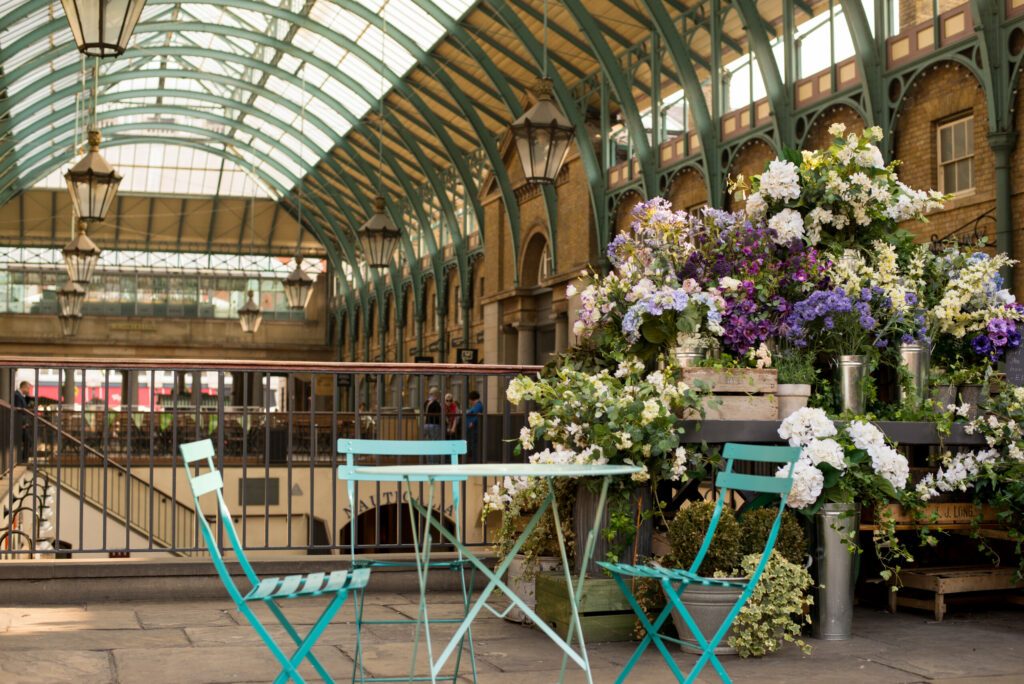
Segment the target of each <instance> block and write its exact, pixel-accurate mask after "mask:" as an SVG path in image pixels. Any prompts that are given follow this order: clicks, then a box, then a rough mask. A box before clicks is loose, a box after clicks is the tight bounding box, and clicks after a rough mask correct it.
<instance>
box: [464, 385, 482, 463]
mask: <svg viewBox="0 0 1024 684" xmlns="http://www.w3.org/2000/svg"><path fill="white" fill-rule="evenodd" d="M483 413H484V403H483V402H482V401H480V393H479V392H477V391H476V390H473V391H472V392H470V393H469V407H468V408H467V409H466V455H467V456H468V458H469V462H470V463H480V462H481V460H480V420H481V418H482V417H483Z"/></svg>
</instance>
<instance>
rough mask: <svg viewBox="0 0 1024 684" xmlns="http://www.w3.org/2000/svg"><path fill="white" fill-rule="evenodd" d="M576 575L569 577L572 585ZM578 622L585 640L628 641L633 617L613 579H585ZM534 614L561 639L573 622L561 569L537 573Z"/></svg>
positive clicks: (633, 621)
mask: <svg viewBox="0 0 1024 684" xmlns="http://www.w3.org/2000/svg"><path fill="white" fill-rule="evenodd" d="M576 580H577V578H576V577H573V578H572V581H573V585H574V586H575V584H576ZM579 609H580V624H581V625H582V626H583V637H584V639H586V641H587V642H588V643H589V642H597V641H630V640H631V639H632V638H633V625H634V624H635V621H636V618H635V617H634V616H633V609H632V608H630V607H629V602H628V601H626V597H625V596H623V595H622V591H620V590H619V587H618V585H617V584H615V580H613V579H610V578H608V577H590V578H587V581H586V583H585V584H584V586H583V597H582V598H581V600H580V605H579ZM536 611H537V616H538V617H540V618H541V619H542V620H544V622H546V623H547V624H548V625H549V626H550V627H551V628H552V629H554V630H555V631H556V632H558V634H560V635H561V636H562V638H563V639H564V638H565V636H566V635H567V634H568V632H569V625H570V624H571V622H572V604H571V602H570V601H569V594H568V590H567V589H566V586H565V575H564V574H562V573H560V572H541V573H538V574H537V608H536Z"/></svg>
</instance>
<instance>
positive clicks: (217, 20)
mask: <svg viewBox="0 0 1024 684" xmlns="http://www.w3.org/2000/svg"><path fill="white" fill-rule="evenodd" d="M932 4H934V5H936V6H937V7H938V12H937V13H935V14H934V15H933V16H930V18H929V19H928V21H927V22H924V23H918V24H915V25H913V26H908V27H902V26H900V27H898V30H897V27H896V20H897V17H894V16H893V3H891V2H889V0H797V1H796V2H789V1H784V0H559V1H558V2H550V3H549V20H550V22H549V23H550V27H551V28H550V35H549V39H548V45H549V49H550V65H551V68H550V71H551V77H552V80H553V82H554V92H555V97H556V99H557V100H558V102H559V104H560V105H561V107H562V108H563V110H564V111H565V112H566V114H567V116H568V117H569V119H570V120H571V122H572V123H573V124H574V125H575V127H576V130H577V149H576V154H578V156H579V163H580V164H581V166H582V169H583V171H584V174H585V177H586V182H587V187H588V190H589V194H590V201H591V213H592V215H593V222H592V223H593V227H594V228H593V229H594V230H595V233H596V234H595V236H594V237H595V242H596V244H597V246H598V253H599V254H603V253H604V250H605V246H606V245H607V243H608V241H609V239H610V236H611V231H612V225H613V223H614V217H615V215H616V213H617V211H618V210H619V207H620V204H622V203H623V201H624V199H625V198H626V197H634V196H640V197H650V196H654V195H657V194H661V193H663V192H665V191H667V190H668V189H669V187H670V186H671V184H672V183H673V181H674V179H675V178H676V177H677V176H678V174H680V173H682V172H686V171H692V172H697V173H699V174H700V176H701V177H702V178H703V179H704V183H705V186H706V190H707V196H708V197H709V199H710V201H711V203H712V204H717V205H720V204H722V203H723V202H724V200H725V196H724V195H725V190H724V186H725V180H726V177H727V175H728V173H729V170H730V166H731V165H732V163H733V161H734V160H735V159H736V158H737V156H738V154H739V152H740V150H742V149H743V148H744V146H746V145H749V144H751V143H753V142H755V141H761V142H763V143H765V144H767V145H768V146H769V147H771V148H772V149H774V150H776V151H779V150H781V148H782V147H784V146H798V145H800V144H801V143H802V142H803V140H804V139H805V137H806V136H807V135H808V134H809V132H810V131H811V129H812V127H813V126H814V124H815V122H816V121H817V120H818V118H819V117H820V116H821V115H822V114H823V113H824V112H825V111H826V110H827V109H829V108H831V107H834V106H835V105H836V104H844V105H847V106H849V107H851V108H853V109H854V110H855V111H857V112H858V114H860V115H861V117H862V118H863V119H864V120H865V122H866V123H868V124H869V125H874V124H877V125H881V126H882V127H883V128H885V129H886V130H892V128H893V124H894V122H895V118H896V116H897V115H898V112H899V108H900V106H901V104H902V101H903V100H902V98H903V97H904V94H905V93H906V92H907V91H908V89H909V86H910V85H911V84H912V83H913V80H914V79H915V78H916V77H917V76H918V75H919V74H920V73H922V72H923V70H925V69H928V68H931V67H932V66H934V65H935V64H938V63H940V62H945V61H954V62H958V63H960V64H962V65H963V66H965V67H966V68H968V69H970V70H971V71H972V73H974V74H975V75H976V76H977V77H978V79H979V81H980V82H981V83H982V84H983V86H984V90H985V92H986V97H987V98H988V116H989V130H990V138H989V140H990V144H991V145H992V147H993V149H994V150H995V152H996V157H997V167H999V166H1000V165H1002V167H1005V168H1006V169H1008V165H1009V154H1010V150H1011V149H1012V148H1013V145H1014V144H1015V141H1016V132H1015V131H1014V129H1013V106H1014V101H1015V97H1014V93H1015V92H1016V88H1017V81H1018V80H1019V72H1020V63H1021V56H1022V50H1021V49H1020V45H1021V44H1022V43H1021V40H1020V37H1019V36H1020V26H1019V24H1020V22H1021V15H1020V14H1019V10H1017V9H1015V8H1013V7H1012V5H1011V3H1006V2H1003V1H1001V0H975V1H973V2H969V3H968V2H964V3H960V4H958V3H955V2H940V3H932ZM382 5H386V7H384V10H385V11H386V12H387V19H388V27H387V30H386V34H385V33H382V32H381V30H380V25H381V24H380V22H381V20H380V15H379V10H380V7H381V6H382ZM542 8H543V1H542V0H479V1H478V2H472V1H471V0H385V2H383V3H382V2H364V1H363V0H206V1H205V2H190V1H181V0H149V1H148V3H147V8H146V11H145V14H144V15H143V18H142V21H141V22H140V24H139V26H138V28H137V30H136V34H135V38H134V42H133V44H132V46H131V47H130V49H129V50H128V52H126V53H125V55H123V56H122V57H120V58H118V59H116V60H114V61H112V62H110V63H109V64H108V65H105V66H104V68H103V71H102V73H101V75H100V79H99V83H98V93H99V97H98V103H99V118H100V123H101V126H102V128H103V131H104V135H105V138H106V141H105V143H104V147H105V148H117V147H120V146H131V145H138V144H142V143H145V142H153V141H164V142H166V141H168V140H169V139H171V140H173V142H174V143H175V144H176V145H179V146H182V147H187V148H192V149H196V150H204V151H207V152H210V153H213V154H216V155H218V156H220V157H222V158H224V159H227V160H228V161H230V162H231V163H233V164H235V165H236V166H238V167H240V168H243V169H248V170H250V171H251V173H253V174H254V175H255V176H257V177H258V178H259V179H260V182H261V184H262V185H263V186H264V187H265V188H266V190H267V191H268V192H269V193H270V194H272V195H273V196H274V197H276V198H277V199H278V201H279V203H280V205H281V206H282V207H283V208H284V209H285V210H286V211H288V212H289V213H290V214H292V215H293V216H295V215H297V214H298V205H299V200H298V197H299V193H298V192H297V188H298V187H299V184H300V180H301V187H302V188H303V192H302V203H303V207H302V216H303V219H304V221H303V223H304V224H305V225H307V226H308V227H309V229H310V230H311V231H312V232H313V233H314V234H315V235H316V236H317V238H318V239H319V240H320V241H321V242H322V243H323V244H324V246H325V247H326V249H327V251H328V255H329V258H330V259H331V261H332V262H333V264H334V266H335V269H336V271H337V272H338V273H339V274H345V277H342V278H340V281H341V282H340V288H341V292H340V294H341V295H342V298H341V299H340V300H339V307H338V316H339V318H341V319H343V320H341V321H339V325H338V326H337V328H338V329H339V330H340V329H342V328H344V329H346V330H347V331H348V333H347V334H353V333H354V330H355V328H356V326H355V325H353V324H351V323H350V324H349V325H347V326H345V325H342V323H343V322H344V320H347V321H350V322H351V321H355V320H359V321H360V326H359V327H360V328H362V329H364V330H369V316H368V315H367V314H368V312H370V311H374V312H385V311H387V310H388V309H389V307H392V306H393V308H394V310H396V311H401V312H404V311H405V306H406V304H405V300H406V299H407V298H409V297H411V298H412V300H413V312H414V316H415V319H416V323H417V324H418V325H419V324H422V321H423V319H424V316H425V312H426V305H425V301H424V295H423V293H424V291H425V282H426V281H427V280H428V279H432V280H433V281H434V284H435V286H434V288H433V289H434V293H435V295H434V296H435V297H436V301H435V309H436V310H438V311H446V308H445V307H444V304H445V303H446V302H447V301H448V296H449V292H448V289H449V287H448V278H447V277H446V274H447V273H448V272H449V271H450V270H451V269H454V270H455V272H456V273H457V278H456V281H457V282H458V283H459V285H460V293H461V301H460V302H458V303H457V305H458V306H461V307H463V309H464V313H468V309H469V307H470V303H471V302H470V296H471V295H470V293H471V291H472V288H471V286H470V274H471V267H472V262H473V261H474V259H475V257H476V256H477V255H478V254H479V250H480V249H481V248H482V244H481V242H482V236H481V235H480V234H479V233H478V232H477V231H478V230H479V227H480V226H482V224H483V207H482V199H481V197H482V195H484V194H485V193H487V192H496V193H498V194H499V195H500V197H501V199H502V200H503V201H502V206H503V208H504V211H505V212H506V219H507V226H508V230H509V233H510V244H511V247H512V250H513V257H514V259H515V261H514V263H519V254H518V250H519V246H520V240H519V236H520V234H521V232H522V231H523V229H524V226H522V225H521V221H520V216H519V199H518V198H517V191H520V193H519V196H521V195H522V193H521V187H520V186H521V182H519V181H517V180H515V178H514V177H513V175H510V172H509V170H508V169H507V168H506V164H505V163H504V161H503V159H505V158H507V146H508V144H509V140H508V138H507V135H506V131H507V127H508V125H509V123H510V122H511V121H513V120H514V119H515V118H516V117H518V116H519V115H520V114H521V113H522V112H523V110H524V106H526V105H528V104H529V98H528V96H527V95H526V91H527V89H528V88H529V86H530V85H531V84H532V82H533V80H534V79H535V77H536V75H537V73H538V71H539V68H540V64H541V62H542V59H543V47H542V44H541V39H540V36H541V35H542V31H541V27H542V21H543V13H542ZM956 12H961V13H962V14H963V20H962V21H960V20H959V19H957V16H958V15H956ZM839 14H842V16H843V17H844V22H845V24H844V27H845V28H844V30H845V31H846V32H848V34H849V38H850V39H851V40H852V42H853V46H854V48H855V51H854V54H853V55H852V56H851V57H850V58H849V60H848V61H849V62H850V63H851V64H853V65H854V68H853V69H852V70H851V69H848V68H846V64H845V63H844V64H836V63H832V64H830V65H828V66H827V69H826V72H827V75H828V76H829V78H828V79H825V80H824V81H823V79H822V76H823V75H825V72H822V73H819V74H812V75H810V76H808V75H806V74H802V73H801V71H800V65H799V63H800V53H799V50H800V48H799V41H800V40H801V37H800V31H801V30H802V29H801V27H804V26H806V25H807V24H808V22H813V21H814V20H816V19H820V18H823V17H825V18H826V19H828V20H829V21H833V19H832V17H835V16H838V15H839ZM826 15H827V16H826ZM953 20H956V21H953ZM929 22H930V23H929ZM952 26H960V27H961V29H960V30H951V29H950V27H952ZM0 27H3V29H2V30H0V204H2V203H4V202H6V201H7V200H9V199H10V198H11V197H13V196H15V195H16V194H18V193H19V192H21V191H22V190H24V189H26V188H29V187H31V186H32V185H33V184H35V183H37V182H38V181H39V180H40V179H42V178H44V177H46V176H47V175H48V174H52V173H53V172H54V171H55V170H57V169H58V168H59V167H60V166H61V165H63V164H65V163H66V162H67V161H68V159H69V158H70V157H71V156H73V154H74V152H75V145H76V143H77V142H79V140H78V139H77V137H76V136H78V135H80V134H79V133H78V132H77V131H76V117H75V103H76V97H77V96H79V95H80V94H81V93H83V92H87V91H88V90H89V88H90V84H89V83H85V84H84V85H83V82H82V73H83V69H82V66H83V65H82V64H81V62H80V61H79V58H78V56H77V53H76V52H75V50H74V46H73V44H72V42H71V35H70V31H69V30H68V27H67V24H66V21H65V18H64V16H63V13H62V11H61V10H60V4H59V2H58V1H57V0H4V1H3V2H2V3H0ZM929 27H931V29H932V36H933V39H932V40H931V41H930V45H928V46H926V48H921V49H917V48H915V49H914V50H912V51H911V53H910V56H909V57H900V56H898V55H896V53H894V52H892V51H891V44H892V42H893V41H894V40H897V39H899V38H900V36H902V35H903V34H904V33H906V34H907V35H910V34H914V35H915V36H916V35H920V34H921V33H922V31H924V32H925V33H927V30H928V29H929ZM835 40H836V39H835V37H834V36H833V38H832V46H833V50H834V46H835ZM914 40H917V38H914ZM382 47H383V59H382V58H381V54H382V52H381V49H382ZM918 47H920V46H918ZM744 59H746V60H747V62H746V63H747V65H748V71H749V72H750V73H752V72H753V71H754V70H755V69H756V70H757V73H758V75H759V82H760V83H761V84H762V85H763V91H764V92H763V94H759V95H758V96H757V97H755V96H754V94H753V87H751V96H750V97H749V98H747V99H746V100H744V101H740V102H734V101H730V99H729V97H730V96H729V93H730V89H729V83H728V82H727V80H728V75H727V73H726V72H727V67H728V66H729V65H733V64H736V63H738V62H740V61H742V60H744ZM737 73H738V72H737ZM851 74H852V75H851ZM811 81H814V83H815V84H817V85H814V87H813V88H811V92H812V95H811V96H809V97H804V96H803V93H804V90H805V88H807V87H809V86H808V84H810V83H811ZM822 82H827V84H828V85H827V86H825V87H822V86H821V85H820V84H821V83H822ZM381 97H385V98H386V107H385V110H386V115H385V120H384V121H378V116H377V114H376V112H377V111H378V106H377V105H378V104H379V99H380V98H381ZM673 98H675V99H673ZM673 102H675V103H676V104H674V105H671V103H673ZM670 106H675V107H681V108H682V109H681V111H682V114H681V115H677V114H674V113H673V112H672V111H670ZM673 117H674V118H673ZM673 122H674V123H673ZM378 126H379V129H380V130H381V131H382V134H381V135H380V136H379V137H378V133H377V131H378ZM378 147H380V148H381V149H383V155H382V157H383V159H382V167H381V168H382V174H381V175H382V178H381V181H380V182H381V187H382V189H383V194H384V196H385V199H386V203H387V210H388V212H389V213H390V215H391V218H392V220H394V221H395V222H396V223H397V224H399V225H402V226H404V227H405V229H406V230H405V236H404V238H403V242H402V246H401V249H400V255H399V256H398V258H396V260H395V262H394V263H393V264H392V266H391V267H390V269H388V270H387V271H386V272H383V273H376V272H372V271H371V272H369V273H366V272H363V271H362V270H361V269H359V268H358V267H354V266H350V264H351V265H354V264H358V255H357V253H356V250H355V247H354V245H355V240H354V236H355V230H356V228H357V227H358V226H359V225H361V223H362V221H363V220H364V219H365V217H366V216H367V215H369V213H370V212H371V206H370V200H371V198H372V196H373V195H374V194H376V190H377V183H378V153H377V151H378ZM886 152H887V153H888V150H886ZM997 175H998V174H997ZM1004 175H1006V179H1005V184H1004V185H1005V187H1002V189H1001V190H999V191H998V192H997V195H998V196H999V197H1002V196H1003V195H1004V194H1005V195H1006V197H1005V198H1004V200H1005V201H997V211H996V214H997V216H996V221H997V223H998V224H999V229H998V230H997V235H1000V236H1001V239H1002V240H1003V241H1005V240H1006V239H1007V237H1008V235H1009V230H1008V226H1009V222H1010V214H1009V202H1008V193H1009V175H1008V171H1007V173H1006V174H1004ZM998 187H999V184H998V183H997V188H998ZM542 192H543V199H544V204H545V209H546V212H547V215H548V219H549V221H548V224H549V225H548V229H547V230H548V233H547V237H548V244H549V245H550V249H551V260H552V264H553V266H555V268H556V269H557V264H558V259H559V255H558V253H557V250H556V249H555V245H557V239H556V238H557V233H558V230H559V225H558V201H557V197H556V194H555V193H554V191H553V190H552V189H550V188H546V189H544V190H543V191H542ZM1004 246H1005V245H1004ZM390 298H393V300H394V304H393V305H390V304H388V303H387V302H388V301H389V300H390ZM357 310H358V311H361V312H362V314H361V315H360V316H357V315H356V312H357ZM376 315H377V316H379V315H381V314H380V313H377V314H376ZM399 318H402V317H399ZM463 321H464V323H465V325H466V330H465V335H464V337H466V338H467V339H468V334H469V333H468V325H469V316H468V315H464V316H463ZM386 328H387V325H386V324H379V325H377V326H375V329H376V330H378V331H382V330H385V329H386ZM440 329H441V330H442V334H443V330H444V326H440ZM445 344H446V341H445V340H444V339H442V340H441V341H440V345H441V346H442V347H443V346H445Z"/></svg>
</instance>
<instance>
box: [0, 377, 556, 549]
mask: <svg viewBox="0 0 1024 684" xmlns="http://www.w3.org/2000/svg"><path fill="white" fill-rule="evenodd" d="M537 370H538V368H536V367H518V366H483V365H443V364H374V365H369V364H344V363H252V362H241V361H220V362H206V361H170V360H136V361H130V362H129V361H120V360H118V361H104V360H99V359H60V360H55V359H40V358H21V357H19V358H0V391H3V392H7V393H9V394H8V396H2V397H0V422H2V423H3V425H2V427H0V474H2V473H4V472H11V470H12V469H13V468H14V467H15V466H16V465H17V464H19V463H27V464H28V466H29V468H30V469H31V470H32V472H33V477H34V478H38V479H40V480H42V481H43V482H45V483H47V485H50V484H52V485H53V486H54V487H55V488H56V492H57V494H56V496H55V497H54V498H55V501H54V503H53V515H52V524H53V526H54V528H55V530H56V535H55V538H56V543H57V545H59V548H60V549H62V550H63V552H62V554H61V555H62V556H67V555H69V554H71V555H77V556H81V555H110V556H125V555H133V554H146V553H170V554H174V555H196V554H200V553H203V552H204V551H205V547H204V545H203V542H202V538H201V536H200V535H199V531H198V520H197V518H196V514H195V511H194V508H193V502H192V496H191V492H190V491H189V489H188V485H187V481H186V478H185V471H184V466H183V465H182V464H181V462H180V459H179V458H178V447H179V445H180V444H183V443H185V442H190V441H195V440H199V439H205V438H209V439H211V440H212V441H213V443H214V447H215V449H216V453H217V462H218V467H219V468H220V469H221V471H222V473H223V475H224V481H225V490H224V493H225V497H226V499H227V502H228V505H229V508H230V509H231V512H232V515H233V517H234V523H235V525H236V528H237V529H238V531H239V534H240V536H241V537H242V539H243V543H244V544H245V545H246V547H247V548H249V549H252V550H255V551H267V552H292V553H295V552H301V553H310V554H330V553H342V552H344V553H347V552H348V551H349V549H350V547H351V545H353V544H354V546H355V548H356V551H357V552H370V551H373V552H390V551H406V550H411V541H412V527H411V525H412V522H411V521H410V520H409V516H408V511H407V509H406V507H405V506H404V505H403V502H404V501H405V500H406V498H407V497H408V496H409V495H410V492H408V491H403V490H402V487H400V486H394V485H390V484H378V485H376V486H367V484H366V483H363V486H362V487H361V488H359V489H357V493H356V499H357V500H356V501H354V502H349V501H348V500H347V494H346V492H345V490H344V487H341V486H339V483H338V482H337V480H336V467H337V465H338V463H339V457H338V455H337V453H336V444H337V441H338V439H339V438H344V437H356V438H381V439H426V438H431V439H444V438H455V439H466V440H467V441H468V442H469V453H468V454H467V459H469V460H476V461H491V462H493V461H498V462H508V461H512V460H515V458H516V457H515V456H514V450H513V448H514V440H515V439H516V437H517V436H518V434H519V430H520V428H521V427H522V426H523V425H524V424H525V412H524V410H523V407H513V406H510V405H509V404H508V402H507V401H506V400H505V390H506V388H507V386H508V382H509V381H510V380H511V379H512V378H513V377H515V376H516V375H518V374H520V373H535V372H536V371H537ZM23 382H28V383H31V384H32V385H33V390H32V392H30V395H31V396H32V398H33V399H34V401H30V402H29V403H30V407H29V408H28V409H24V408H14V406H13V405H12V403H9V402H8V401H7V400H8V399H10V398H11V397H12V396H13V393H14V391H15V390H16V389H17V388H18V386H19V385H20V384H21V383H23ZM430 388H436V390H437V395H438V398H439V399H440V400H441V404H442V406H441V410H440V412H439V413H436V412H434V410H431V411H429V412H428V411H427V410H425V409H426V402H427V397H428V393H429V390H430ZM471 392H476V393H479V394H480V395H481V399H482V401H483V406H484V407H486V409H485V410H484V411H483V412H482V413H480V414H476V415H474V414H472V413H469V412H468V409H469V407H470V405H471V401H470V397H469V395H470V393H471ZM447 394H451V395H452V398H453V399H454V404H455V406H454V407H448V406H446V405H445V402H444V397H445V395H447ZM435 408H436V407H432V409H435ZM375 462H378V463H396V462H399V461H396V460H395V459H388V458H385V457H378V458H377V459H376V461H375ZM402 462H404V461H402ZM411 462H423V459H412V461H411ZM489 484H490V483H487V482H486V481H481V480H476V481H470V482H469V483H467V484H465V485H463V492H462V496H461V500H462V501H463V502H464V503H465V505H464V506H462V508H461V510H460V511H459V519H458V520H457V521H456V520H455V518H454V510H453V508H452V505H451V502H452V492H451V491H450V490H447V491H442V492H440V494H439V496H438V500H439V501H440V504H439V506H438V512H439V515H444V516H446V518H447V519H448V520H447V522H449V523H451V524H453V525H454V524H455V523H456V522H458V524H459V526H460V527H461V529H462V530H464V531H465V535H466V536H467V539H468V541H469V542H470V543H477V544H486V543H488V536H489V532H488V529H487V526H486V524H482V523H480V517H479V502H480V500H481V498H482V493H483V488H485V487H487V486H488V485H489ZM7 524H8V525H10V523H7ZM2 525H3V523H0V531H2ZM0 550H3V549H0ZM4 551H5V552H6V553H7V554H8V556H15V557H17V556H19V555H22V556H25V555H31V554H38V552H39V550H38V549H36V548H34V547H33V545H32V544H22V545H21V548H8V549H6V550H4Z"/></svg>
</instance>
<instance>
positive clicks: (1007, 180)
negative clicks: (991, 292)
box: [988, 131, 1024, 292]
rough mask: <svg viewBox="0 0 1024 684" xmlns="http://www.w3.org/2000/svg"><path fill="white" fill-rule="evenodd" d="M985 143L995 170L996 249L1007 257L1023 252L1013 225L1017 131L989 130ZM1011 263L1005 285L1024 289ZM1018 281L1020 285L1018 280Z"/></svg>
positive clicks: (1012, 257)
mask: <svg viewBox="0 0 1024 684" xmlns="http://www.w3.org/2000/svg"><path fill="white" fill-rule="evenodd" d="M988 144H989V147H991V148H992V154H993V156H994V157H995V171H996V249H997V250H998V251H1000V252H1005V253H1006V254H1008V255H1009V256H1010V258H1011V259H1017V258H1019V257H1020V255H1021V254H1024V245H1021V244H1020V243H1021V242H1024V236H1021V235H1019V234H1018V231H1015V230H1014V228H1013V205H1012V203H1013V177H1012V164H1013V149H1014V147H1016V145H1017V133H1016V132H1013V131H1009V132H1006V133H989V135H988ZM1016 270H1017V269H1014V268H1013V267H1012V266H1011V267H1010V268H1008V269H1007V272H1006V273H1004V274H1003V278H1004V280H1005V281H1006V287H1008V288H1010V289H1011V290H1013V291H1016V292H1024V287H1020V286H1018V283H1017V282H1016V278H1015V271H1016ZM1020 285H1024V283H1021V284H1020Z"/></svg>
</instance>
